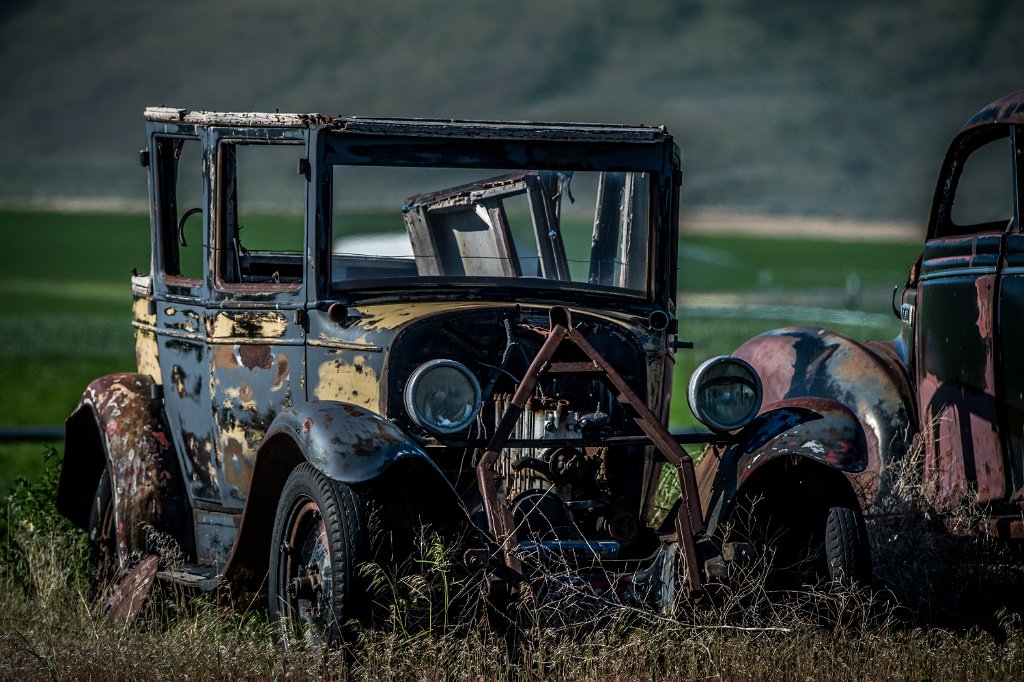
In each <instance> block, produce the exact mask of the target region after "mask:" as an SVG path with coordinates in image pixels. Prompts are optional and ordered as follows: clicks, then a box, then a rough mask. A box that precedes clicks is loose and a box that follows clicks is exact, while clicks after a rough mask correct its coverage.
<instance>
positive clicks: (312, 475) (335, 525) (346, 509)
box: [269, 462, 367, 629]
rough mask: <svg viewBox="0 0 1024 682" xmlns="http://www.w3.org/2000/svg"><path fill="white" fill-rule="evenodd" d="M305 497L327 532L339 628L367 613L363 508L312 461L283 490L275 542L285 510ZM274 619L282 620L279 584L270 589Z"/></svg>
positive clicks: (273, 575) (333, 603)
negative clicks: (361, 572)
mask: <svg viewBox="0 0 1024 682" xmlns="http://www.w3.org/2000/svg"><path fill="white" fill-rule="evenodd" d="M299 495H303V496H306V497H309V498H310V499H312V500H313V501H314V502H315V503H316V505H317V507H318V508H319V509H320V514H321V517H322V518H323V520H324V527H325V528H326V529H327V542H328V545H329V548H330V553H331V569H332V594H331V606H332V608H333V610H334V613H335V615H336V616H337V615H341V619H340V622H338V623H337V627H338V628H339V629H340V627H341V626H342V625H343V621H345V620H348V619H349V618H364V617H365V615H366V614H365V610H366V606H365V605H366V595H365V590H363V589H362V586H361V585H360V584H359V575H358V569H359V566H360V564H362V563H363V562H364V561H365V560H366V556H367V550H366V548H367V540H366V531H365V524H364V519H363V514H362V507H361V505H360V503H359V498H358V496H357V494H356V492H355V491H353V490H352V489H351V488H350V487H349V486H347V485H345V484H343V483H337V482H335V481H332V480H331V479H329V478H327V477H326V476H324V475H323V474H322V473H320V471H318V470H317V469H316V468H315V467H313V466H312V465H311V464H309V463H308V462H303V463H302V464H300V465H298V466H297V467H295V469H293V470H292V472H291V474H289V476H288V480H287V481H286V482H285V485H284V488H283V489H282V491H281V498H280V500H279V502H278V511H277V514H276V516H275V522H274V539H275V540H279V538H280V535H281V533H282V529H281V528H280V527H279V526H280V524H281V522H282V520H281V518H280V517H281V514H282V511H283V510H285V511H286V510H287V508H288V506H289V505H291V504H292V501H293V500H294V499H296V497H297V496H299ZM277 546H278V544H277V543H274V542H272V549H271V551H272V552H276V551H277V549H276V548H277ZM270 564H271V575H270V580H271V581H272V583H273V581H276V579H277V577H276V569H275V567H276V565H277V564H276V560H275V558H274V557H273V556H272V557H271V561H270ZM269 592H270V594H269V596H270V606H271V614H272V619H275V620H276V618H277V617H278V616H277V614H276V610H275V605H274V600H275V598H278V597H279V595H278V594H277V593H278V589H277V587H276V585H273V584H272V585H271V588H270V590H269Z"/></svg>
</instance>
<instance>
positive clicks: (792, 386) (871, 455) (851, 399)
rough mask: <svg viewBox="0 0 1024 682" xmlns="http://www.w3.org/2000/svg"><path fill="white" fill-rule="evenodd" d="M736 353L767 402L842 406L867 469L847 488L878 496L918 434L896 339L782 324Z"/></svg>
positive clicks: (870, 497) (868, 496) (863, 495)
mask: <svg viewBox="0 0 1024 682" xmlns="http://www.w3.org/2000/svg"><path fill="white" fill-rule="evenodd" d="M735 355H737V356H739V357H741V358H743V359H744V360H746V361H747V362H749V363H750V364H751V365H753V366H754V368H755V369H756V370H757V372H758V374H759V375H760V377H761V382H762V385H763V387H764V400H765V402H766V403H772V402H777V401H780V400H785V399H788V398H799V397H805V396H806V397H816V398H828V399H830V400H835V401H837V402H839V403H842V404H843V405H846V406H847V407H849V408H850V409H851V410H852V411H853V412H854V413H855V414H856V415H857V418H858V420H859V421H860V424H861V428H863V430H864V434H865V438H866V439H867V448H868V464H867V466H866V467H865V470H864V472H863V473H861V474H858V475H857V476H854V477H852V479H851V480H852V483H853V484H854V487H855V489H856V490H857V492H858V495H859V496H860V498H861V499H862V500H863V501H864V502H870V501H872V500H874V499H875V498H876V496H877V495H879V494H880V493H881V494H884V493H885V491H886V488H887V485H888V483H887V481H886V478H885V474H886V468H887V464H888V463H890V462H893V461H895V460H897V459H899V458H901V457H903V456H905V455H906V454H907V453H908V452H909V451H910V447H911V443H912V441H913V438H914V434H915V432H916V430H917V427H916V425H917V417H916V408H915V402H914V396H913V392H912V389H911V385H910V380H909V378H908V373H907V370H906V357H905V351H904V349H903V348H902V344H901V341H900V339H897V340H896V341H894V342H890V343H881V342H877V341H872V342H868V343H866V344H861V343H858V342H856V341H854V340H852V339H849V338H847V337H845V336H843V335H842V334H838V333H836V332H833V331H829V330H827V329H808V328H800V327H788V328H785V329H776V330H774V331H770V332H766V333H764V334H761V335H759V336H755V337H754V338H752V339H750V340H749V341H747V342H746V343H745V344H743V345H742V346H740V347H739V348H738V349H737V350H736V353H735Z"/></svg>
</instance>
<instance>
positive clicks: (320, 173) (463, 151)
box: [313, 121, 680, 310]
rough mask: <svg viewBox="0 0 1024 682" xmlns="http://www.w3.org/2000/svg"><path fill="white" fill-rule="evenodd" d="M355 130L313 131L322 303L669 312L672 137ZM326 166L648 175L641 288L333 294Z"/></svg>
mask: <svg viewBox="0 0 1024 682" xmlns="http://www.w3.org/2000/svg"><path fill="white" fill-rule="evenodd" d="M359 123H361V124H362V125H361V126H353V125H351V123H350V124H349V125H343V126H337V125H334V126H325V127H323V128H321V129H320V131H319V132H320V133H321V134H320V135H318V136H317V141H316V145H315V148H316V150H317V153H316V159H315V163H314V167H313V171H314V173H315V185H316V187H317V190H316V193H317V194H318V202H317V214H316V224H317V228H318V230H317V237H316V243H317V245H318V249H317V250H318V253H317V265H316V270H317V271H318V277H317V278H316V279H317V281H318V290H319V292H320V298H321V299H330V300H346V301H360V300H368V299H375V300H388V299H395V298H401V299H403V300H408V299H410V298H416V299H419V298H423V299H438V298H451V297H454V298H458V299H462V300H466V299H469V300H472V299H498V300H501V299H506V298H514V299H517V300H519V299H536V300H538V301H543V302H552V301H556V302H557V301H564V302H575V301H582V300H588V301H591V302H593V303H595V304H598V305H602V304H604V305H616V306H626V307H629V308H637V309H649V308H651V307H652V306H653V307H660V308H662V309H665V310H674V307H675V306H674V299H675V282H676V273H675V265H676V257H677V247H676V241H677V236H678V217H677V214H678V185H679V182H678V180H679V177H680V176H679V172H678V168H679V152H678V148H677V147H676V146H675V144H674V142H673V141H672V137H671V136H670V135H668V134H667V133H665V132H664V131H663V130H660V129H655V128H625V127H622V128H609V127H597V126H587V125H572V124H570V125H566V126H560V125H555V124H539V125H538V126H527V125H525V124H504V127H503V128H502V129H501V130H500V131H495V130H493V129H491V128H490V127H489V126H488V124H479V125H478V126H477V128H476V129H474V130H472V131H471V132H469V133H467V132H466V131H465V130H458V129H456V130H454V131H453V130H449V129H446V128H445V127H444V125H443V124H441V123H439V122H422V121H410V122H407V123H408V124H409V125H408V126H405V127H404V129H402V128H403V126H402V125H401V123H405V122H398V126H397V127H398V128H399V129H402V130H401V132H402V133H404V134H397V132H396V129H395V128H396V126H395V123H396V122H394V121H389V122H388V123H389V126H388V127H387V128H386V129H384V130H375V129H374V128H373V125H372V122H371V123H370V124H368V123H367V122H365V121H359ZM510 125H512V126H515V127H514V128H511V130H512V134H509V130H510V128H509V126H510ZM494 127H495V128H497V127H500V126H499V125H496V126H494ZM496 132H497V133H498V134H495V133H496ZM502 133H503V134H502ZM334 166H395V167H413V168H463V169H481V170H482V171H487V170H493V169H507V170H508V171H510V172H511V171H516V170H522V171H526V170H536V171H573V172H576V171H596V172H605V171H614V172H627V173H628V172H635V173H647V174H649V176H650V180H649V199H648V201H649V205H648V206H649V208H648V211H649V215H648V224H649V227H648V229H649V233H648V244H647V258H646V260H647V264H646V270H647V275H646V282H647V284H646V287H645V289H646V290H645V291H643V292H641V291H631V290H627V289H623V288H618V287H612V286H602V285H595V284H590V283H589V282H586V281H584V282H579V281H576V282H573V281H565V280H561V281H559V280H546V279H540V278H532V277H531V278H523V282H518V281H516V280H514V279H510V278H492V277H484V278H480V277H458V278H452V277H443V278H441V277H415V278H412V277H400V278H394V279H378V280H364V281H357V282H355V284H356V286H353V287H347V286H346V287H337V286H336V285H332V282H331V279H332V278H331V267H332V263H331V252H332V243H333V239H334V235H333V231H332V225H331V221H332V211H333V191H334V186H333V175H334V173H333V171H334ZM438 189H440V188H438ZM668 246H671V248H666V247H668Z"/></svg>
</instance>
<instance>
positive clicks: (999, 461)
mask: <svg viewBox="0 0 1024 682" xmlns="http://www.w3.org/2000/svg"><path fill="white" fill-rule="evenodd" d="M1022 202H1024V91H1021V92H1017V93H1014V94H1011V95H1008V96H1007V97H1004V98H1002V99H1000V100H998V101H996V102H993V103H992V104H990V105H988V106H987V107H985V108H984V109H982V110H981V111H979V112H978V113H977V114H975V115H974V116H973V117H972V118H971V119H970V120H969V121H967V123H966V124H965V125H964V126H963V128H962V129H961V130H960V132H959V134H957V136H956V137H955V138H954V139H953V141H952V143H951V144H950V147H949V150H948V152H947V154H946V157H945V160H944V162H943V164H942V167H941V169H940V171H939V178H938V183H937V187H936V190H935V195H934V200H933V203H932V209H931V215H930V218H929V221H928V228H927V235H926V238H925V242H924V249H923V252H922V254H921V256H920V257H919V258H918V259H917V261H916V262H915V263H913V265H912V266H911V268H910V274H909V276H908V279H907V282H906V284H905V286H904V288H903V292H902V294H901V297H900V299H899V301H898V302H894V309H895V312H896V313H897V314H898V315H899V316H900V317H901V319H902V323H903V328H902V331H901V333H900V335H899V337H898V338H896V339H894V340H893V341H889V342H869V343H866V344H860V343H857V342H855V341H853V340H851V339H848V338H846V337H844V336H842V335H839V334H836V333H834V332H830V331H827V330H820V329H797V328H793V329H781V330H777V331H774V332H770V333H768V334H765V335H762V336H759V337H756V338H754V339H752V340H751V341H749V342H747V343H746V344H744V345H743V346H742V347H741V348H740V349H739V350H738V351H737V352H736V354H737V355H739V356H741V357H744V358H746V359H747V360H749V361H750V362H751V363H752V364H753V365H754V366H755V367H756V368H757V369H758V371H759V373H760V375H761V377H762V379H763V380H764V382H765V395H766V399H768V400H770V399H772V398H774V397H780V396H785V395H788V394H800V395H819V396H825V397H829V398H832V399H835V400H838V401H839V402H842V403H844V404H846V405H848V406H849V407H850V408H851V409H853V410H854V411H856V412H857V414H858V417H859V419H860V420H861V423H862V425H863V427H864V430H865V432H866V433H867V437H868V445H869V450H870V463H869V466H868V468H867V469H866V470H865V471H864V472H862V473H861V474H858V475H857V476H855V477H854V478H855V479H856V480H857V487H858V488H859V489H860V491H861V496H862V499H863V500H864V501H865V503H871V502H874V501H876V500H878V499H879V496H882V497H884V496H885V495H887V494H889V492H890V484H891V481H890V480H889V477H890V473H891V472H892V471H894V470H895V469H897V468H899V467H894V466H893V464H894V463H896V462H897V461H899V460H901V459H902V458H904V457H907V456H908V455H909V454H914V455H917V456H919V457H918V459H919V461H920V468H918V469H917V473H918V475H920V476H922V480H923V482H924V484H925V485H926V486H927V487H928V493H929V499H931V500H932V501H933V503H934V506H935V507H936V508H937V510H939V511H947V510H949V509H952V508H954V507H956V506H958V505H963V504H975V505H979V506H983V507H985V508H986V509H987V510H988V514H989V515H988V520H989V522H988V524H987V530H988V531H990V532H992V533H993V534H995V535H998V536H1002V537H1006V538H1016V539H1021V538H1024V523H1022V521H1021V503H1022V501H1024V497H1022V494H1024V436H1022V434H1024V361H1022V360H1020V359H1019V358H1018V356H1019V355H1020V354H1019V353H1017V352H1016V350H1015V349H1016V348H1017V346H1016V343H1017V341H1020V340H1022V339H1024V325H1022V323H1021V318H1020V315H1019V314H1018V310H1019V308H1020V306H1021V302H1022V301H1024V277H1022V273H1024V270H1022V266H1024V234H1022V233H1021V218H1022V216H1021V211H1022V210H1024V209H1022ZM915 468H916V467H915Z"/></svg>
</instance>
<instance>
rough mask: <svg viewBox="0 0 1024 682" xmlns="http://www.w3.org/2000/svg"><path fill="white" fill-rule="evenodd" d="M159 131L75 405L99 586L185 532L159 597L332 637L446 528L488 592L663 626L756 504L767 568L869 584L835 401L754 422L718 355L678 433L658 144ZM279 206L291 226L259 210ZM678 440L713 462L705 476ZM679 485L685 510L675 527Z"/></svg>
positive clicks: (71, 473) (763, 413)
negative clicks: (199, 591) (120, 312)
mask: <svg viewBox="0 0 1024 682" xmlns="http://www.w3.org/2000/svg"><path fill="white" fill-rule="evenodd" d="M145 118H146V131H147V136H148V137H147V146H146V148H145V149H144V150H143V151H142V152H141V160H142V164H143V165H144V166H145V167H146V168H147V169H148V173H149V187H150V200H151V223H152V244H153V250H152V263H151V265H150V272H149V274H145V275H134V276H133V277H132V279H131V286H132V292H133V295H134V307H133V321H132V324H133V325H134V327H135V333H136V355H137V361H138V363H137V364H138V366H137V368H136V371H134V372H131V373H124V374H116V375H112V376H106V377H102V378H99V379H96V380H95V381H94V382H93V383H92V384H90V385H89V387H88V389H87V390H86V391H85V394H84V395H83V397H82V400H81V402H80V404H79V405H78V407H77V408H76V409H75V410H74V412H73V413H72V414H71V416H70V417H69V418H68V420H67V423H66V448H65V459H64V465H63V469H62V472H61V478H60V483H59V490H58V506H59V509H60V510H61V511H62V513H64V514H65V515H66V516H67V517H68V518H69V519H71V520H72V521H74V522H75V523H76V524H78V525H79V526H81V527H82V528H84V529H87V530H88V532H89V534H90V538H91V540H92V543H93V546H94V548H95V556H96V562H97V567H98V569H100V571H101V572H103V571H106V572H107V573H109V572H110V571H111V569H112V568H121V569H124V568H126V567H127V566H128V564H129V563H130V562H132V561H135V560H137V559H136V558H137V557H140V556H145V555H152V554H155V553H156V550H155V545H154V543H155V542H157V539H159V540H160V541H161V542H164V543H166V542H167V538H170V539H172V540H173V541H174V544H176V546H177V547H178V548H179V550H180V555H181V556H182V557H183V558H184V560H183V562H182V561H179V562H176V563H174V564H171V563H170V562H165V561H163V559H161V562H162V563H161V565H160V566H159V577H160V578H161V579H166V580H171V581H178V582H180V583H185V584H189V585H192V586H196V587H199V588H204V589H211V588H213V587H214V586H216V585H225V584H226V585H229V586H231V589H239V590H247V591H249V590H251V591H253V592H265V593H266V595H267V599H268V602H267V603H268V604H269V612H270V616H271V619H272V621H273V622H275V623H277V624H279V633H280V634H281V636H282V637H283V638H284V637H287V636H289V633H303V634H302V636H304V637H307V638H310V639H311V640H312V641H314V642H318V641H324V640H325V639H326V640H330V639H332V638H333V637H336V636H337V632H338V624H339V623H340V622H342V621H345V620H347V619H350V618H357V619H365V618H366V616H367V613H368V610H369V605H368V603H367V602H368V601H369V597H368V595H367V593H366V589H365V584H364V579H363V577H362V574H361V572H360V570H359V567H360V565H362V564H363V563H364V562H377V563H378V564H379V565H382V566H385V567H392V568H394V569H395V570H400V569H401V567H402V566H403V560H402V559H403V556H404V555H407V554H408V552H409V551H411V550H410V547H411V546H412V545H413V544H414V542H415V537H414V536H415V535H416V534H417V533H419V532H420V529H423V528H429V529H431V532H436V533H438V535H439V536H440V537H443V538H444V539H445V541H446V542H448V543H450V546H451V547H454V548H457V553H456V559H457V562H458V564H459V565H460V566H461V569H460V570H464V571H467V572H476V573H479V574H481V575H485V576H487V580H488V584H489V585H491V586H492V589H493V591H494V593H495V594H500V593H504V594H517V595H523V594H528V593H529V591H530V589H531V586H534V585H536V584H537V583H538V581H540V580H548V582H549V583H550V582H551V581H552V580H554V581H555V582H558V581H561V584H562V588H563V589H564V590H567V591H570V590H577V591H579V593H581V594H585V595H587V596H588V597H590V598H593V599H595V600H601V599H618V600H622V601H624V602H626V603H631V604H637V605H641V606H645V607H649V608H651V609H656V610H659V611H661V612H669V611H670V610H671V609H672V608H673V605H674V604H676V603H677V602H679V601H682V600H685V599H698V598H700V597H701V596H702V595H703V594H706V593H707V592H708V586H709V585H711V584H714V583H715V581H718V580H721V579H722V577H723V576H724V575H726V574H727V572H728V568H729V565H730V562H731V561H734V560H735V559H736V558H737V557H750V556H752V555H756V553H758V552H763V551H764V542H765V539H764V538H761V537H759V536H757V535H756V534H755V533H753V532H750V533H748V537H740V538H737V537H736V536H734V537H732V538H731V539H730V538H726V537H724V532H723V529H724V528H725V527H726V526H728V525H729V523H730V518H731V515H732V514H733V510H735V509H737V508H738V507H739V506H740V505H741V504H742V503H743V502H744V501H749V500H750V499H752V496H755V495H756V496H758V497H759V498H763V502H764V506H763V507H762V509H763V510H764V512H765V515H766V518H767V515H769V514H770V515H771V518H772V519H773V520H774V522H775V523H776V524H778V523H781V527H782V528H783V529H784V530H785V532H784V533H782V540H781V541H780V543H779V546H778V547H776V549H778V553H777V555H776V561H777V566H779V573H780V574H783V573H785V574H786V575H790V573H791V574H792V575H797V576H799V579H800V580H812V579H825V580H833V579H834V580H838V581H843V582H850V581H852V580H855V579H861V578H864V577H865V576H866V575H867V570H868V560H869V558H868V548H867V545H866V542H865V536H864V524H863V520H862V516H861V511H860V509H859V507H858V506H857V501H856V498H855V496H854V494H853V492H852V487H851V485H850V483H849V481H848V479H847V475H848V474H850V473H853V472H857V471H859V470H861V469H862V468H863V467H864V466H865V464H866V461H867V460H866V457H867V447H866V443H865V439H864V434H863V431H862V428H861V425H860V423H859V422H858V420H857V418H856V417H855V416H854V414H853V413H852V412H851V411H850V410H848V409H847V408H846V407H844V406H843V405H841V404H839V403H838V402H836V401H834V400H830V399H823V398H816V397H800V396H796V397H793V396H785V398H784V399H783V397H782V396H773V397H772V399H771V400H770V401H765V402H763V403H762V392H761V382H760V379H759V378H758V376H757V374H756V373H755V372H754V371H753V370H752V368H751V367H750V365H749V364H747V363H746V362H745V361H743V360H741V359H738V358H732V357H717V358H712V359H711V360H709V361H707V362H706V363H704V364H702V365H701V366H700V367H699V368H698V369H697V370H696V372H695V373H694V374H693V376H692V378H691V379H690V382H689V391H688V397H689V402H690V405H691V408H692V410H693V412H694V414H695V415H696V416H697V417H698V418H699V419H700V421H701V422H702V423H703V424H705V425H706V426H707V429H706V430H703V431H701V432H692V433H687V434H681V435H672V434H670V432H669V431H668V430H667V429H666V423H667V419H668V410H669V400H670V395H671V382H672V368H673V363H674V357H675V352H676V350H677V349H678V348H689V347H690V346H691V344H688V343H687V342H685V341H680V340H678V338H677V335H678V334H680V333H682V332H685V324H683V325H680V323H679V321H678V320H677V319H676V307H675V294H676V260H677V255H678V253H677V252H678V208H679V207H678V201H679V198H678V197H679V187H680V184H681V178H682V176H681V173H680V168H679V152H678V149H677V147H676V145H675V144H674V142H673V139H672V137H671V136H670V135H669V134H668V133H667V132H666V131H665V130H664V129H663V128H657V127H647V126H618V125H590V124H533V123H521V122H514V123H509V122H472V121H431V120H403V119H363V118H351V117H348V118H342V117H328V116H322V115H317V114H309V115H297V114H256V113H210V112H202V111H186V110H181V109H167V108H151V109H147V110H146V113H145ZM281 169H284V172H283V173H278V174H277V175H269V176H268V175H267V174H268V173H271V174H272V173H273V172H274V171H280V170H281ZM264 176H266V177H271V178H272V179H273V182H272V184H270V185H267V184H263V185H261V184H260V179H261V178H264ZM266 187H271V188H272V190H267V189H265V188H266ZM277 190H280V191H282V192H285V193H286V196H290V197H291V200H292V201H293V204H292V205H293V207H294V211H293V215H292V216H289V215H285V214H282V215H281V217H279V218H277V219H268V218H266V217H265V216H264V215H263V213H264V212H263V211H262V209H261V203H260V202H261V200H263V199H264V198H266V196H267V193H268V192H271V191H277ZM289 190H290V191H291V194H287V191H289ZM380 205H386V206H389V207H391V208H390V210H389V211H387V212H371V211H368V210H367V209H366V207H367V206H374V207H376V206H380ZM279 212H280V211H279ZM268 221H269V223H268ZM683 444H692V445H695V446H708V447H709V448H710V450H709V453H710V454H709V455H708V456H706V457H704V461H703V463H702V465H701V468H700V471H699V472H698V471H696V470H695V467H694V464H693V460H692V459H691V457H690V455H689V454H688V453H687V452H686V451H685V450H684V449H683V447H682V445H683ZM666 467H667V469H666V470H667V471H668V472H671V475H672V476H674V477H676V479H677V480H678V486H679V489H680V490H681V493H680V494H679V495H678V499H675V500H674V504H672V502H673V501H672V500H670V501H669V504H668V505H666V507H667V506H671V509H667V508H661V509H659V507H658V505H656V494H657V492H658V490H659V486H660V483H661V481H662V476H661V472H662V469H663V468H666ZM666 514H667V515H666ZM767 525H770V524H767ZM760 527H764V526H758V525H756V524H752V525H751V528H760ZM826 538H827V539H828V542H826ZM780 557H781V558H782V559H781V560H780ZM151 563H152V564H153V565H154V566H155V565H156V562H155V561H153V562H151ZM404 565H405V566H406V568H407V569H408V570H415V569H414V567H413V568H411V569H410V568H409V562H404ZM789 567H792V570H791V571H790V573H786V572H785V571H783V570H782V569H783V568H789ZM154 570H156V569H155V568H154Z"/></svg>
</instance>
